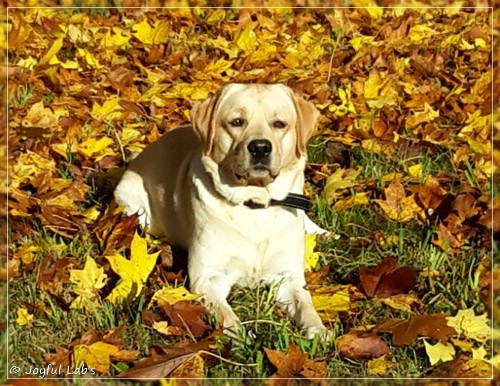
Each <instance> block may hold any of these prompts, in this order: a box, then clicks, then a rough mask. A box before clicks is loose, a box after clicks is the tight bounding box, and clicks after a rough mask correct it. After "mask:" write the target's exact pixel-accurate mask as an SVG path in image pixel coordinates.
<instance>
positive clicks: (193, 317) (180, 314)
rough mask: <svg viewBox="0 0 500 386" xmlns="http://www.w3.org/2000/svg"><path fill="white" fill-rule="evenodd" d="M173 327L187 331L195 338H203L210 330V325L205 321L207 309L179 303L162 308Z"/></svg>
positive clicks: (196, 305)
mask: <svg viewBox="0 0 500 386" xmlns="http://www.w3.org/2000/svg"><path fill="white" fill-rule="evenodd" d="M161 309H162V311H163V312H164V313H165V315H166V316H167V318H168V319H169V320H170V324H171V326H172V327H181V328H184V329H187V330H188V331H189V332H190V333H191V334H192V335H193V336H194V337H200V336H203V334H204V333H205V332H206V331H207V330H208V325H207V324H206V323H205V321H204V320H203V318H202V317H203V316H204V315H205V308H204V307H203V306H201V305H200V304H193V303H189V302H184V301H181V302H177V303H175V304H173V305H170V304H167V305H164V306H162V307H161Z"/></svg>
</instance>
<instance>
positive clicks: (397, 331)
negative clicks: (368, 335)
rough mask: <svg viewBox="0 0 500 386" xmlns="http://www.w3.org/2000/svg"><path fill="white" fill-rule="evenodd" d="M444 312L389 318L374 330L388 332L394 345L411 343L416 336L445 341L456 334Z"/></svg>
mask: <svg viewBox="0 0 500 386" xmlns="http://www.w3.org/2000/svg"><path fill="white" fill-rule="evenodd" d="M448 316H449V315H446V314H427V315H411V316H410V319H408V320H401V319H390V320H387V321H385V322H383V323H381V324H379V325H378V326H377V327H375V329H374V332H389V333H391V334H392V343H393V344H394V345H395V346H407V345H409V344H412V343H413V342H414V341H415V340H416V339H417V337H419V336H422V337H427V338H434V339H439V340H440V341H441V342H446V341H447V340H448V338H449V337H450V336H454V335H457V332H456V331H455V329H454V328H452V327H450V326H448V324H447V322H446V318H447V317H448Z"/></svg>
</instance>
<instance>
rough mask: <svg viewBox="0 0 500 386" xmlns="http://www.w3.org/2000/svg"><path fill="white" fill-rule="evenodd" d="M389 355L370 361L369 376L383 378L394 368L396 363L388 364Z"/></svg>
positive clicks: (368, 366) (368, 365) (368, 364)
mask: <svg viewBox="0 0 500 386" xmlns="http://www.w3.org/2000/svg"><path fill="white" fill-rule="evenodd" d="M386 356H387V355H382V356H381V357H378V358H375V359H372V360H369V361H368V363H367V364H366V365H367V370H368V375H370V376H374V375H375V376H383V375H386V374H387V370H389V368H391V367H393V366H394V365H395V363H392V362H388V361H387V359H386Z"/></svg>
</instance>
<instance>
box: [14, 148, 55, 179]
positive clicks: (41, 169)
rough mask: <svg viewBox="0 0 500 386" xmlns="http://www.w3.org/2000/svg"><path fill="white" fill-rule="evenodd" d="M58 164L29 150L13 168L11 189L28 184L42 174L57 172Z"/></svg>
mask: <svg viewBox="0 0 500 386" xmlns="http://www.w3.org/2000/svg"><path fill="white" fill-rule="evenodd" d="M55 167H56V163H55V161H54V160H53V159H47V158H43V157H42V156H40V155H39V154H37V153H34V152H32V151H30V150H27V151H26V152H25V153H23V154H21V155H20V156H19V158H18V159H17V163H16V164H15V165H14V166H13V167H12V172H13V173H12V174H13V175H12V182H11V184H10V187H11V188H17V187H19V185H20V184H22V183H24V182H28V181H29V180H30V179H31V178H33V177H35V176H37V175H39V174H41V173H51V172H53V171H54V170H55Z"/></svg>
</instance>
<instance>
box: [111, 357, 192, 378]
mask: <svg viewBox="0 0 500 386" xmlns="http://www.w3.org/2000/svg"><path fill="white" fill-rule="evenodd" d="M195 355H196V353H189V354H182V355H179V356H176V357H172V356H171V355H157V356H152V357H148V358H143V359H141V360H139V361H138V362H136V363H135V366H134V367H133V368H131V369H130V370H127V371H125V372H123V373H120V374H119V375H118V377H119V378H127V379H148V378H149V379H161V378H167V377H169V376H170V375H171V374H172V372H173V371H174V370H175V369H177V368H178V367H179V366H180V365H182V364H183V363H184V362H186V361H188V360H189V359H191V358H192V357H193V356H195Z"/></svg>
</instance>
